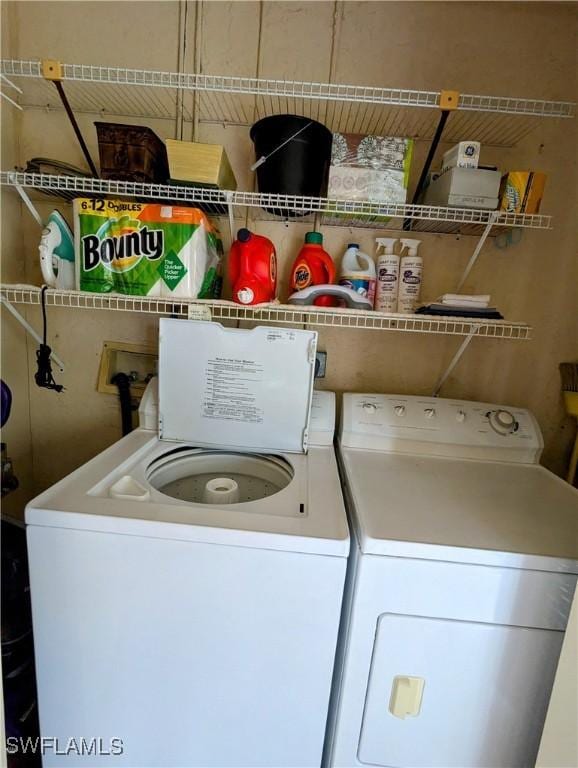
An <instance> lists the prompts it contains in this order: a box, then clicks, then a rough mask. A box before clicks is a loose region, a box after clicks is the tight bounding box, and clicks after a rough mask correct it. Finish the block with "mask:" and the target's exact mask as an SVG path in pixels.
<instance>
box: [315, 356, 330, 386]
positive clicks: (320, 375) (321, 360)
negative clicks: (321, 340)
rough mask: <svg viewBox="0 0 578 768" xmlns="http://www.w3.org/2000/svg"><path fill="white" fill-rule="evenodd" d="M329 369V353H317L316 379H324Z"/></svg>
mask: <svg viewBox="0 0 578 768" xmlns="http://www.w3.org/2000/svg"><path fill="white" fill-rule="evenodd" d="M326 367H327V352H319V351H317V352H316V353H315V378H316V379H324V378H325V369H326Z"/></svg>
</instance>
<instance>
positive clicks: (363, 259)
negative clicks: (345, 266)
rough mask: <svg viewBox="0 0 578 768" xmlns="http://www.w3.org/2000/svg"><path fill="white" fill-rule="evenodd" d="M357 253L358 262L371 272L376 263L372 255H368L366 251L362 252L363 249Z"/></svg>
mask: <svg viewBox="0 0 578 768" xmlns="http://www.w3.org/2000/svg"><path fill="white" fill-rule="evenodd" d="M355 255H356V257H357V263H358V264H362V265H363V266H362V269H364V270H366V271H367V272H371V268H372V267H373V266H374V264H375V262H374V261H373V259H372V258H371V256H368V255H367V254H366V253H362V252H361V251H357V253H356V254H355Z"/></svg>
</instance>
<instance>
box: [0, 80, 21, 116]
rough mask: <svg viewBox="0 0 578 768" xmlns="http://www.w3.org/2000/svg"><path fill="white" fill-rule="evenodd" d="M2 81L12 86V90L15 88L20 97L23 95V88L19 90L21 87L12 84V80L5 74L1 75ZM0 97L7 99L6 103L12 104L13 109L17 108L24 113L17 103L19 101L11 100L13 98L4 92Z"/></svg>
mask: <svg viewBox="0 0 578 768" xmlns="http://www.w3.org/2000/svg"><path fill="white" fill-rule="evenodd" d="M0 80H2V82H4V83H6V84H7V85H9V86H10V88H14V90H15V91H16V92H17V93H19V94H20V95H22V88H19V87H18V86H17V85H16V83H13V82H12V80H9V79H8V78H7V77H6V75H4V74H0ZM0 97H1V98H3V99H6V101H7V102H8V103H9V104H12V106H13V107H16V109H19V110H20V111H21V112H22V107H21V106H20V104H18V102H17V101H14V99H11V98H10V96H7V95H6V94H5V93H4V92H3V91H0Z"/></svg>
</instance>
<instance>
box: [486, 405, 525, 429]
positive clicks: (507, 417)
mask: <svg viewBox="0 0 578 768" xmlns="http://www.w3.org/2000/svg"><path fill="white" fill-rule="evenodd" d="M488 420H489V422H490V426H491V428H492V429H493V430H494V432H497V433H498V434H499V435H510V434H511V433H512V432H515V431H516V428H517V426H518V425H517V423H516V419H515V417H514V414H513V413H510V411H504V410H502V409H500V410H499V411H490V413H489V415H488Z"/></svg>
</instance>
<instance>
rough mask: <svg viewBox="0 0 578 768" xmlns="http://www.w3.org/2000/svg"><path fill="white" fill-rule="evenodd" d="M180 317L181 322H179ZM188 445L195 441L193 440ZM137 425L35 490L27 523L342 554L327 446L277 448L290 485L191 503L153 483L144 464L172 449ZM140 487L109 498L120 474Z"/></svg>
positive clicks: (333, 466)
mask: <svg viewBox="0 0 578 768" xmlns="http://www.w3.org/2000/svg"><path fill="white" fill-rule="evenodd" d="M179 322H181V321H179ZM193 445H194V443H193ZM179 447H182V446H180V445H179V444H176V443H172V444H171V443H167V442H165V441H162V440H159V438H158V436H157V435H156V434H155V433H154V432H152V431H150V430H146V429H137V430H135V431H134V432H131V433H130V434H129V435H127V436H126V437H124V438H123V439H122V440H119V441H118V442H117V443H115V444H114V445H112V446H111V447H110V448H108V449H107V450H105V451H104V452H103V453H101V454H99V455H98V456H96V457H95V458H94V459H92V460H91V461H89V462H88V463H87V464H85V465H84V466H82V467H80V468H79V469H77V470H75V471H74V472H73V473H72V474H70V475H69V476H68V477H65V478H64V479H63V480H61V481H60V482H59V483H57V484H56V485H54V486H53V487H52V488H50V489H49V490H47V491H45V492H44V493H42V494H41V495H40V496H38V497H36V498H35V499H33V500H32V501H31V502H30V503H29V504H28V506H27V508H26V522H27V524H28V525H43V526H54V527H63V528H71V529H78V530H82V529H84V530H89V531H103V532H112V533H119V534H125V535H136V536H146V537H149V538H165V539H181V540H189V541H197V542H206V543H214V544H223V545H230V546H245V547H253V548H263V549H280V550H286V551H290V552H304V553H311V554H325V555H335V556H341V557H346V556H347V555H348V553H349V530H348V526H347V518H346V514H345V508H344V505H343V497H342V493H341V486H340V482H339V475H338V471H337V463H336V458H335V452H334V449H333V447H332V446H326V447H325V446H324V447H318V446H316V447H312V448H310V449H309V453H308V454H307V455H304V454H291V453H287V454H282V453H281V452H279V451H277V452H276V455H278V456H281V457H282V458H284V459H285V461H286V462H288V463H289V464H290V465H291V466H292V467H293V472H294V475H293V478H292V480H291V481H290V482H289V484H288V485H287V486H286V487H284V488H283V489H282V490H280V491H278V492H277V493H275V494H274V495H272V496H269V497H267V498H262V499H258V500H256V501H251V502H246V503H243V504H230V505H216V504H191V503H187V502H184V501H181V500H178V499H175V498H172V497H169V496H166V495H164V494H163V493H161V492H160V491H158V490H156V489H155V488H153V487H152V486H151V485H150V484H149V483H148V482H147V479H146V473H147V468H148V467H149V465H150V464H151V462H152V461H153V460H154V459H155V458H158V457H159V456H161V455H164V454H166V453H167V452H169V451H172V450H174V449H175V448H179ZM122 479H128V480H129V486H130V484H131V483H134V484H135V485H136V488H137V489H138V488H139V487H140V488H142V489H143V490H146V494H147V496H146V499H144V500H143V499H139V498H137V497H135V499H134V500H133V499H126V498H125V499H119V498H112V497H111V495H110V494H111V488H112V487H113V486H115V484H116V483H118V481H119V480H122Z"/></svg>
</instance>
